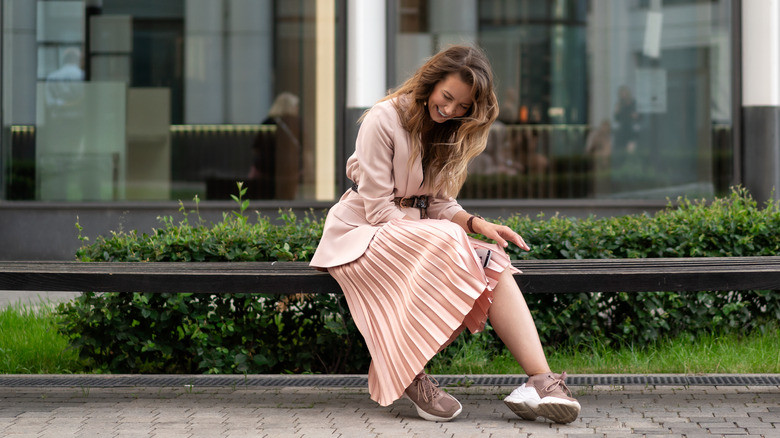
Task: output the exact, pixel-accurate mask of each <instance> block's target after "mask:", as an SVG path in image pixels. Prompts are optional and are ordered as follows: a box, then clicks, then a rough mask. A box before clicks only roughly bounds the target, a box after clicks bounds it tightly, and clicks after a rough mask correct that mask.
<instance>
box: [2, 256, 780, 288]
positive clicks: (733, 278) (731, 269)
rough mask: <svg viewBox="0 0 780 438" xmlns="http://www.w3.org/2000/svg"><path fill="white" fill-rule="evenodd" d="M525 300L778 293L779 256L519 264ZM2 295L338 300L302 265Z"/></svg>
mask: <svg viewBox="0 0 780 438" xmlns="http://www.w3.org/2000/svg"><path fill="white" fill-rule="evenodd" d="M512 263H513V265H514V266H516V267H517V268H519V269H521V270H522V271H523V274H520V275H516V276H515V279H516V280H517V282H518V284H519V285H520V288H521V289H522V290H523V291H524V292H527V293H576V292H618V291H624V292H643V291H644V292H650V291H708V290H750V289H770V290H775V289H780V257H777V256H775V257H701V258H653V259H585V260H568V259H566V260H563V259H561V260H516V261H513V262H512ZM0 290H20V291H85V290H90V291H95V292H109V291H113V292H135V291H144V292H171V293H179V292H191V293H227V292H231V293H275V294H289V293H300V292H303V293H341V289H340V288H339V286H338V284H337V283H336V281H335V280H333V278H332V277H330V275H328V274H327V273H324V272H320V271H317V270H314V269H312V268H310V267H309V266H308V263H306V262H206V263H197V262H190V263H128V262H116V263H105V262H102V263H101V262H98V263H81V262H14V261H8V262H4V261H0Z"/></svg>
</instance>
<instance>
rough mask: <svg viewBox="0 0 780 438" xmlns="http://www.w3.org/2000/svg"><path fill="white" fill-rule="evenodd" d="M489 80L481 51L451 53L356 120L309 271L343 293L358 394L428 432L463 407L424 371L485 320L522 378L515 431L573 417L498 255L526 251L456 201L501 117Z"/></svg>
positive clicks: (575, 410)
mask: <svg viewBox="0 0 780 438" xmlns="http://www.w3.org/2000/svg"><path fill="white" fill-rule="evenodd" d="M492 76H493V75H492V72H491V68H490V64H489V63H488V61H487V58H486V56H485V55H484V54H483V53H482V52H481V51H480V50H478V49H476V48H474V47H470V46H453V47H450V48H448V49H446V50H443V51H442V52H440V53H438V54H437V55H435V56H433V57H432V58H431V59H429V60H428V61H427V62H426V63H425V64H424V65H423V66H422V67H421V68H420V69H419V70H418V71H417V73H415V75H414V76H412V77H411V78H410V79H409V80H407V81H406V82H405V83H404V84H403V85H402V86H401V87H399V88H398V89H397V90H395V92H393V93H392V94H390V95H388V96H387V97H385V98H384V99H382V100H381V101H380V102H378V103H377V104H376V105H375V106H374V107H373V108H371V109H370V110H369V111H367V112H366V114H364V116H363V119H362V125H361V127H360V130H359V131H358V136H357V142H356V150H355V153H354V154H353V155H352V156H351V157H350V158H349V160H348V161H347V175H348V177H349V178H350V179H351V180H352V181H353V182H354V184H353V186H352V188H351V189H350V190H347V192H346V193H344V195H343V196H342V197H341V199H340V200H339V202H338V203H337V204H336V205H334V206H333V207H332V208H331V209H330V211H329V212H328V217H327V219H326V221H325V229H324V231H323V236H322V240H321V242H320V244H319V246H318V248H317V251H316V253H315V255H314V257H313V259H312V262H311V264H312V266H314V267H316V268H319V269H327V270H328V272H330V274H331V275H332V276H333V277H334V278H335V279H336V280H337V281H338V282H339V284H340V285H341V288H342V290H343V291H344V295H345V296H346V299H347V303H348V305H349V309H350V312H351V314H352V317H353V319H354V320H355V323H356V324H357V327H358V329H359V330H360V332H361V334H362V335H363V337H364V338H365V341H366V345H367V346H368V349H369V352H370V354H371V359H372V361H371V366H370V367H369V372H368V385H369V392H370V394H371V398H372V399H373V400H375V401H377V402H378V403H379V404H381V405H383V406H387V405H389V404H391V403H392V402H393V401H395V400H397V399H399V398H401V397H402V396H403V397H405V398H408V399H410V400H411V401H412V402H413V403H414V405H415V407H416V408H417V412H418V413H419V415H420V416H421V417H423V418H425V419H426V420H431V421H449V420H451V419H453V418H455V417H456V416H457V415H458V414H460V412H461V410H462V406H461V404H460V403H459V402H458V401H457V400H456V399H455V398H454V397H452V396H451V395H449V394H447V393H446V392H444V391H442V390H440V389H439V388H438V387H437V384H436V382H435V381H434V380H433V379H431V378H430V377H428V376H427V375H425V373H424V372H423V369H424V367H425V364H426V363H427V362H428V361H429V360H430V359H431V358H432V357H433V356H434V355H435V354H436V353H437V352H439V351H440V350H441V349H443V348H444V347H445V346H447V345H448V344H449V343H450V342H452V341H453V340H454V339H455V338H456V337H457V336H458V334H460V332H461V331H462V330H463V329H464V328H468V329H469V330H470V331H471V332H478V331H480V330H482V329H483V328H484V326H485V322H486V320H487V318H488V317H490V320H491V324H492V326H493V328H494V329H495V330H496V333H497V334H498V335H499V336H500V338H501V339H502V341H503V342H504V343H505V344H506V345H507V347H508V349H509V351H510V352H511V353H512V355H513V356H514V357H515V358H516V359H517V361H518V362H519V364H520V365H521V366H522V367H523V370H524V371H525V372H526V373H528V374H529V376H530V377H529V379H528V382H527V383H525V384H524V385H522V386H521V387H519V388H517V389H516V390H515V391H513V392H512V394H510V395H509V396H508V397H507V398H506V399H505V400H504V401H505V403H506V404H507V405H508V406H509V407H510V408H511V409H512V410H513V411H514V412H515V413H517V414H518V415H519V416H521V417H522V418H524V419H528V420H533V419H535V418H537V416H541V417H544V418H548V419H550V420H552V421H555V422H559V423H568V422H571V421H574V419H576V418H577V415H579V411H580V405H579V403H577V401H576V400H574V399H573V398H571V397H570V396H568V395H567V394H566V393H567V392H568V388H566V385H565V383H564V378H565V373H564V374H563V375H557V374H552V373H551V372H550V368H549V366H548V365H547V359H546V358H545V355H544V351H543V350H542V346H541V343H540V341H539V336H538V333H537V332H536V327H535V326H534V322H533V320H532V318H531V313H530V312H529V310H528V307H527V305H526V303H525V300H524V299H523V295H522V294H521V293H520V290H519V289H518V287H517V283H516V282H515V280H514V278H513V276H512V275H513V274H514V273H515V272H518V271H517V270H516V269H514V268H512V266H511V264H510V261H509V258H508V256H507V255H506V253H505V252H504V251H503V249H502V247H506V246H507V245H508V243H509V242H511V243H514V244H515V245H518V246H519V247H520V248H523V249H525V250H528V249H529V247H528V245H526V243H525V242H524V241H523V239H522V238H521V237H520V236H519V235H518V234H517V233H515V232H514V231H512V230H511V229H510V228H509V227H506V226H502V225H497V224H493V223H491V222H488V221H486V220H484V219H482V218H481V217H479V216H476V215H471V214H469V213H467V212H466V211H465V210H464V209H463V208H462V207H461V206H460V205H459V204H458V203H457V201H456V200H455V199H454V196H455V195H456V194H457V192H458V190H460V187H461V186H462V185H463V182H464V180H465V179H466V168H467V166H468V163H469V161H471V160H472V159H473V158H474V157H475V156H477V155H478V154H479V153H480V152H482V150H484V148H485V144H486V141H487V137H488V132H489V128H490V125H491V123H493V121H494V120H495V119H496V116H497V113H498V106H497V102H496V96H495V93H494V91H493V77H492ZM467 232H469V233H478V234H482V235H483V236H485V237H487V238H490V239H493V240H495V241H496V242H498V243H497V244H487V243H485V242H482V241H479V240H476V239H472V238H470V237H468V236H467V234H466V233H467ZM499 245H500V246H499Z"/></svg>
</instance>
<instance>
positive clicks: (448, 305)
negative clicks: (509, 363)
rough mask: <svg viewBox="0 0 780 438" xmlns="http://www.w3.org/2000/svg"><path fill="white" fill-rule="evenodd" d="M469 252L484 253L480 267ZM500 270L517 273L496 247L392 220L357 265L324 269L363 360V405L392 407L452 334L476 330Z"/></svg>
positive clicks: (440, 224)
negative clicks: (366, 358)
mask: <svg viewBox="0 0 780 438" xmlns="http://www.w3.org/2000/svg"><path fill="white" fill-rule="evenodd" d="M476 248H485V249H490V250H492V257H491V260H490V262H489V264H488V266H487V267H484V268H483V266H482V264H481V262H480V260H479V257H478V256H477V254H476V252H475V249H476ZM505 269H512V270H513V271H514V272H519V271H517V270H516V269H515V268H513V267H512V266H511V264H510V261H509V257H508V256H507V255H506V253H505V252H504V251H503V250H502V249H501V248H499V247H498V246H497V245H494V244H488V243H486V242H482V241H479V240H476V239H472V238H470V237H469V236H468V235H467V234H466V233H465V232H464V231H463V229H462V228H461V227H460V226H458V225H456V224H454V223H453V222H450V221H446V220H435V219H423V220H420V221H411V220H393V221H391V222H389V223H387V224H386V225H384V226H383V227H382V229H380V230H379V231H378V232H377V234H376V235H375V236H374V239H373V240H372V242H371V244H370V245H369V247H368V249H367V250H366V252H365V253H364V254H363V255H362V256H361V257H360V258H358V259H357V260H355V261H353V262H351V263H348V264H345V265H341V266H336V267H332V268H329V269H328V271H329V272H330V274H331V275H332V276H333V277H334V278H335V279H336V281H338V283H339V285H340V286H341V288H342V290H343V292H344V295H345V297H346V300H347V303H348V305H349V310H350V313H351V314H352V318H353V319H354V320H355V323H356V325H357V327H358V329H359V330H360V333H361V334H362V335H363V338H364V339H365V342H366V345H367V346H368V350H369V353H370V354H371V365H370V367H369V371H368V389H369V393H370V394H371V398H372V399H373V400H375V401H377V402H378V403H379V404H380V405H382V406H387V405H389V404H391V403H393V401H395V400H397V399H399V398H400V397H401V396H402V395H403V392H404V390H405V389H406V388H407V387H408V386H409V385H410V384H411V383H412V381H413V380H414V378H415V376H416V375H417V374H418V373H420V372H421V371H423V369H424V367H425V365H426V364H427V363H428V361H429V360H430V359H431V358H432V357H433V356H434V355H435V354H436V353H437V352H438V351H439V350H440V349H441V348H442V347H443V346H444V345H445V344H446V343H447V341H449V340H450V337H451V336H453V335H454V334H455V333H456V331H460V330H461V329H462V328H464V327H465V328H468V329H469V330H470V331H471V332H472V333H476V332H479V331H481V330H482V329H484V327H485V323H486V321H487V315H488V309H489V308H490V304H491V302H492V290H493V288H494V287H495V285H496V284H497V282H498V279H499V277H500V275H501V273H502V272H503V271H504V270H505Z"/></svg>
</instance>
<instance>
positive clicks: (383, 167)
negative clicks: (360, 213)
mask: <svg viewBox="0 0 780 438" xmlns="http://www.w3.org/2000/svg"><path fill="white" fill-rule="evenodd" d="M397 123H398V115H397V114H396V112H395V109H394V108H393V106H392V105H375V106H374V107H373V108H372V109H371V110H370V111H369V112H368V114H366V117H365V118H364V119H363V123H362V124H361V126H360V130H359V131H358V136H357V141H356V143H355V154H356V155H357V159H358V162H359V163H360V177H359V181H357V182H358V186H359V188H358V190H359V192H360V196H361V198H362V199H363V203H364V207H365V210H366V220H367V221H368V222H369V223H370V224H371V225H380V224H383V223H386V222H389V221H391V220H393V219H397V218H402V217H404V213H403V212H402V211H401V210H400V209H399V208H398V207H397V206H396V205H395V203H394V202H393V198H394V197H395V190H394V189H395V177H394V174H395V169H394V168H393V154H394V147H395V139H394V130H395V129H394V127H395V125H396V124H397Z"/></svg>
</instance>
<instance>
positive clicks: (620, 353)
mask: <svg viewBox="0 0 780 438" xmlns="http://www.w3.org/2000/svg"><path fill="white" fill-rule="evenodd" d="M779 345H780V326H778V327H775V328H774V329H771V330H767V331H766V332H764V333H761V332H755V333H751V334H749V335H748V336H740V335H736V334H733V335H718V334H709V335H706V336H700V337H698V338H696V339H695V340H693V341H691V340H690V339H689V338H680V339H664V340H660V341H658V342H656V343H654V344H652V345H648V346H642V347H637V346H633V345H628V346H623V347H619V348H613V347H611V346H607V345H604V344H601V343H597V344H594V345H581V346H578V347H568V348H562V349H558V350H553V349H551V348H548V349H547V352H546V353H547V359H548V362H549V364H550V368H552V369H553V370H557V371H566V372H567V373H569V374H666V373H668V374H714V373H725V374H732V373H733V374H752V373H759V374H766V373H770V374H774V373H780V348H778V346H779ZM451 348H454V347H451ZM451 356H453V357H452V360H440V359H438V358H434V360H433V361H431V364H430V365H429V370H428V372H430V373H432V374H522V373H523V370H522V368H520V366H519V365H518V364H517V362H516V361H515V359H514V358H512V356H511V355H510V354H509V352H508V351H507V350H506V349H504V350H503V351H501V352H500V353H499V354H494V353H491V352H490V351H488V349H487V348H485V347H484V343H480V342H472V343H464V344H462V345H461V346H460V348H459V349H458V350H457V351H456V352H455V353H454V354H451Z"/></svg>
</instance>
